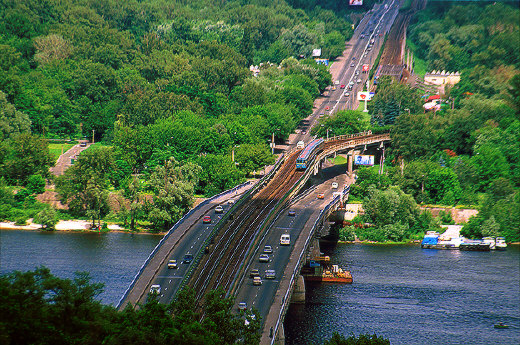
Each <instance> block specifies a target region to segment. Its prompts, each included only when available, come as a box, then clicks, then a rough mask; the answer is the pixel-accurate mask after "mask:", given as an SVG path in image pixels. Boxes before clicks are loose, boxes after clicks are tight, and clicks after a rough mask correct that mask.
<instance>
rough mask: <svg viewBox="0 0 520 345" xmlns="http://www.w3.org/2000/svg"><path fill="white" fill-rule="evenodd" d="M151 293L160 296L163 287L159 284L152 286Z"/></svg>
mask: <svg viewBox="0 0 520 345" xmlns="http://www.w3.org/2000/svg"><path fill="white" fill-rule="evenodd" d="M150 293H156V294H158V295H159V294H160V293H161V285H159V284H154V285H152V287H151V288H150Z"/></svg>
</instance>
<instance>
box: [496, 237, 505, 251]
mask: <svg viewBox="0 0 520 345" xmlns="http://www.w3.org/2000/svg"><path fill="white" fill-rule="evenodd" d="M506 248H507V243H506V239H505V238H503V237H497V238H496V239H495V249H496V250H506Z"/></svg>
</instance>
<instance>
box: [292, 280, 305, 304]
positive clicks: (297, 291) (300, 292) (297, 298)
mask: <svg viewBox="0 0 520 345" xmlns="http://www.w3.org/2000/svg"><path fill="white" fill-rule="evenodd" d="M291 303H305V280H304V279H303V276H302V275H301V274H299V275H298V278H296V282H295V284H294V290H293V293H292V296H291Z"/></svg>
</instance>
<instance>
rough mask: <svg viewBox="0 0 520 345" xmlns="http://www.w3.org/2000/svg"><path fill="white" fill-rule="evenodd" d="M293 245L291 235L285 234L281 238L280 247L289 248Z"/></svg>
mask: <svg viewBox="0 0 520 345" xmlns="http://www.w3.org/2000/svg"><path fill="white" fill-rule="evenodd" d="M290 244H291V235H289V234H283V235H282V236H281V237H280V245H281V246H288V245H290Z"/></svg>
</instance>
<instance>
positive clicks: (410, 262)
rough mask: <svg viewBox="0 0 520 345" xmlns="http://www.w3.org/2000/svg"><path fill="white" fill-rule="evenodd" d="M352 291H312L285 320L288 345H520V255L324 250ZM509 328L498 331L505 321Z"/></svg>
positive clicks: (514, 249) (515, 251)
mask: <svg viewBox="0 0 520 345" xmlns="http://www.w3.org/2000/svg"><path fill="white" fill-rule="evenodd" d="M322 250H323V251H324V252H325V253H326V254H328V255H330V256H331V260H332V261H333V263H337V264H339V265H340V266H347V267H349V268H350V270H351V272H352V276H353V279H354V282H353V284H352V285H335V284H314V285H307V293H306V298H307V302H306V304H305V305H294V304H293V305H291V307H290V308H289V311H288V313H287V316H286V318H285V325H284V326H285V336H286V344H287V345H291V344H293V345H295V344H322V343H323V340H324V339H328V338H330V336H331V335H332V333H333V332H335V331H336V332H339V333H340V334H343V335H345V336H349V335H351V334H354V335H356V336H358V335H359V334H362V333H365V334H366V333H369V334H374V333H375V334H377V335H378V336H383V337H384V338H387V339H389V340H390V342H391V344H393V345H396V344H417V345H423V344H424V345H431V344H508V345H513V344H520V285H519V284H520V250H519V246H509V247H508V250H507V251H505V252H495V251H492V252H465V251H462V252H461V251H449V250H432V249H428V250H427V249H421V248H420V247H419V246H418V245H365V244H362V245H360V244H339V245H337V246H336V247H335V248H334V247H333V248H329V249H328V250H327V249H322ZM500 321H502V322H504V323H505V324H507V325H510V328H509V329H495V328H494V327H493V325H494V324H495V323H497V322H500Z"/></svg>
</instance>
